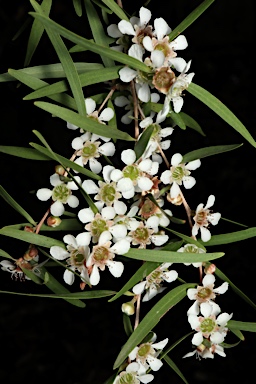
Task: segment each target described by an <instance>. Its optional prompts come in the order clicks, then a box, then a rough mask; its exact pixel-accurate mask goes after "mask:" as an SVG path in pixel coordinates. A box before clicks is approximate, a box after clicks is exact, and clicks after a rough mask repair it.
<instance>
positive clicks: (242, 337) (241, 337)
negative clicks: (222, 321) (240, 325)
mask: <svg viewBox="0 0 256 384" xmlns="http://www.w3.org/2000/svg"><path fill="white" fill-rule="evenodd" d="M230 331H231V332H233V333H234V335H236V336H237V337H238V338H239V339H240V340H242V341H244V340H245V338H244V335H243V334H242V332H241V331H239V329H230Z"/></svg>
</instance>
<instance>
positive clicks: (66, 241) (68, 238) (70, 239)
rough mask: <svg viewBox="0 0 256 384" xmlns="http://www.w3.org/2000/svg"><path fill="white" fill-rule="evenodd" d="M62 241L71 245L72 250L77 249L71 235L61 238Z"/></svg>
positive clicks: (74, 239) (73, 237)
mask: <svg viewBox="0 0 256 384" xmlns="http://www.w3.org/2000/svg"><path fill="white" fill-rule="evenodd" d="M63 241H64V243H66V244H68V245H72V247H73V248H77V242H76V238H75V236H73V235H65V236H64V237H63Z"/></svg>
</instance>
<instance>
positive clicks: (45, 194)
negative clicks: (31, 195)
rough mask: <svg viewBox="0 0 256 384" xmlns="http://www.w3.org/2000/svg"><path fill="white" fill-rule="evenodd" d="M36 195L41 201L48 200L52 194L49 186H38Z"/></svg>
mask: <svg viewBox="0 0 256 384" xmlns="http://www.w3.org/2000/svg"><path fill="white" fill-rule="evenodd" d="M36 196H37V198H38V199H39V200H41V201H46V200H49V199H50V197H51V196H52V190H51V189H49V188H40V189H38V191H37V193H36Z"/></svg>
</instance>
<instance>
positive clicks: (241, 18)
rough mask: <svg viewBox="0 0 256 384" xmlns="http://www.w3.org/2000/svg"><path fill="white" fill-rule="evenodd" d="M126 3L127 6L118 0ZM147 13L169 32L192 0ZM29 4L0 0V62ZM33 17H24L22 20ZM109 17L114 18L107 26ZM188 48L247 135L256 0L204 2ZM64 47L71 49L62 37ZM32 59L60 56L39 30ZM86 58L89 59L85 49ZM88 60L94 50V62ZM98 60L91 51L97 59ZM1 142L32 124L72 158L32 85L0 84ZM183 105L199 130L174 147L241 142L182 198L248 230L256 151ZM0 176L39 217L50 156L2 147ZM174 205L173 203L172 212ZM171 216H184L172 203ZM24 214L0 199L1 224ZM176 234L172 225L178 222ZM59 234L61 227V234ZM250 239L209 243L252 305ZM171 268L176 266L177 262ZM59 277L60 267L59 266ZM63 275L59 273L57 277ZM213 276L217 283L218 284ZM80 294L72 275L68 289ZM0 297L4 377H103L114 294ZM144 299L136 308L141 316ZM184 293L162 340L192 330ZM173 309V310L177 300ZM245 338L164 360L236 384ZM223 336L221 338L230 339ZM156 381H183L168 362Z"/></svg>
mask: <svg viewBox="0 0 256 384" xmlns="http://www.w3.org/2000/svg"><path fill="white" fill-rule="evenodd" d="M126 3H127V4H126ZM151 3H152V4H149V5H148V8H149V9H151V10H152V12H153V16H152V19H154V18H156V17H163V18H165V20H166V21H167V22H168V24H169V25H170V26H171V27H172V28H174V27H175V26H176V25H178V24H179V23H180V22H181V21H182V20H183V19H184V18H185V17H186V16H187V15H188V14H189V13H190V12H191V11H192V10H193V9H195V7H196V6H197V5H199V4H200V3H201V2H200V1H195V0H193V1H188V0H179V1H177V2H174V1H173V2H166V1H163V0H159V1H157V2H156V1H152V2H151ZM142 5H143V2H142V1H138V2H136V3H135V2H134V3H133V2H130V1H129V2H128V1H125V0H124V1H123V6H124V8H125V9H127V10H128V11H129V12H130V13H132V12H133V11H134V10H138V9H139V7H140V6H142ZM30 10H32V7H31V6H30V3H29V1H12V2H4V1H2V2H0V28H1V32H0V68H1V73H4V72H6V71H7V69H8V68H14V69H19V68H22V67H23V62H24V58H25V52H26V42H27V38H28V34H29V28H27V29H26V30H24V32H23V33H22V34H21V35H20V36H18V37H17V38H16V39H15V40H13V36H14V35H15V34H16V33H17V31H18V30H19V28H20V27H21V26H22V25H23V23H24V21H25V20H26V19H27V12H28V11H30ZM51 17H52V18H53V19H54V20H55V21H57V22H59V23H61V24H62V25H64V26H65V27H67V28H70V29H71V30H72V31H75V32H77V33H79V34H81V35H83V36H85V37H90V36H89V35H88V31H89V30H88V26H87V20H86V17H85V16H84V18H81V19H79V18H78V17H76V16H75V12H74V10H73V7H72V2H71V1H64V2H63V1H58V0H57V1H56V0H55V1H53V8H52V13H51ZM28 20H29V21H31V19H28ZM116 21H117V20H116V19H115V18H113V20H112V19H111V22H116ZM185 36H186V37H187V40H188V43H189V45H188V48H187V49H186V51H184V52H182V54H181V56H182V57H184V58H185V59H186V60H189V59H192V66H191V71H194V72H195V77H194V79H193V81H194V82H195V83H196V84H198V85H200V86H202V87H203V88H205V89H207V90H208V91H209V92H211V93H212V94H214V95H215V96H216V97H218V98H219V99H220V100H221V101H222V102H223V103H224V104H225V105H226V106H227V107H228V108H230V109H231V111H233V112H234V113H235V115H236V116H237V117H238V118H239V119H240V120H241V121H242V122H243V124H244V125H245V126H246V128H247V129H248V131H249V132H250V133H251V135H252V136H253V137H254V139H256V132H255V118H256V116H255V107H256V105H255V97H254V86H255V75H254V58H253V56H254V55H253V52H254V47H255V37H256V36H255V4H254V2H253V0H244V1H243V2H241V1H238V0H233V1H232V0H224V1H220V0H216V1H215V2H214V3H213V4H212V5H211V6H210V7H209V9H208V10H207V11H206V12H205V13H204V14H203V15H202V16H201V17H200V18H199V19H198V20H197V21H196V22H195V23H194V24H193V25H191V26H190V27H189V28H188V29H187V30H186V31H185ZM67 45H70V43H69V42H67ZM39 48H40V49H38V50H37V51H36V53H35V56H34V57H33V59H32V62H31V65H39V64H48V63H55V62H58V59H57V58H56V55H55V52H54V50H53V48H52V47H51V45H50V42H49V40H48V38H47V36H46V35H44V36H43V39H42V41H41V42H40V47H39ZM92 57H93V55H92ZM94 59H95V58H94ZM74 60H77V61H82V60H85V61H87V60H88V53H83V54H77V55H74ZM96 61H97V58H96ZM0 89H1V90H0V92H1V120H0V121H1V123H0V124H1V145H18V146H25V147H27V146H28V143H29V142H37V143H38V140H37V138H36V137H35V135H34V134H33V133H32V130H33V129H36V130H38V131H39V132H41V133H42V134H43V136H44V137H45V138H46V140H47V141H48V142H49V143H50V144H51V146H52V148H53V149H54V150H56V152H59V153H61V154H63V155H64V156H69V154H70V148H71V147H70V141H71V139H72V138H73V137H74V136H73V133H72V132H70V131H68V130H67V129H66V126H65V123H64V122H63V121H60V120H59V119H54V118H52V117H51V116H50V115H49V114H47V113H46V112H43V111H41V110H39V109H38V108H36V107H35V106H34V105H33V102H31V101H23V100H22V98H23V97H24V96H25V95H26V94H27V93H29V91H30V90H29V89H27V88H26V87H25V86H23V85H20V86H19V87H17V83H16V82H9V83H1V84H0ZM183 111H184V112H186V113H187V114H189V115H190V116H192V117H193V118H194V119H195V120H197V121H198V123H199V124H200V125H201V127H202V129H203V131H204V132H205V134H206V136H205V137H203V136H199V135H198V134H197V133H195V132H193V131H192V130H189V129H188V130H187V131H186V132H183V131H181V130H178V129H176V130H175V134H173V137H172V146H171V149H170V150H172V152H171V153H174V152H181V153H182V154H184V153H186V152H189V151H191V150H194V149H197V148H201V147H204V146H210V145H221V144H239V143H243V146H242V147H240V148H238V149H236V150H235V151H232V152H229V153H224V154H220V155H218V156H212V157H209V158H207V159H204V160H202V165H201V167H200V168H199V169H198V170H197V171H195V177H196V179H197V184H196V186H195V187H194V188H193V189H192V190H191V191H188V193H187V194H186V196H187V199H188V202H189V204H190V205H191V207H196V205H197V204H198V203H199V202H203V203H205V202H206V200H207V198H208V196H209V194H214V195H215V196H216V202H215V205H214V209H215V210H216V211H219V212H221V214H222V217H224V218H227V219H229V220H233V221H237V222H240V223H243V224H245V225H248V226H254V218H255V202H254V200H255V165H254V164H255V153H256V149H255V148H254V147H253V146H252V145H251V144H249V143H248V142H246V141H245V139H244V138H243V137H241V136H240V135H239V134H238V133H237V132H236V131H235V130H234V129H233V128H231V127H230V126H229V125H228V124H226V123H224V122H223V121H222V120H221V119H220V118H219V117H218V116H216V115H215V114H214V113H213V112H212V111H211V110H209V109H208V108H207V107H205V106H204V105H203V104H202V103H200V102H199V101H197V100H196V99H195V98H193V96H192V95H190V94H189V93H188V92H187V93H186V96H185V103H184V108H183ZM0 156H1V157H0V158H1V173H0V175H1V176H0V177H1V184H2V186H3V187H4V188H5V189H6V190H7V191H8V192H9V193H10V194H11V195H12V196H13V197H14V199H16V200H17V201H18V202H19V203H20V204H21V205H22V206H23V207H24V208H25V209H26V210H27V211H28V212H29V213H30V214H31V215H32V216H33V217H34V219H35V220H40V218H41V217H42V215H43V214H44V212H45V210H46V209H47V206H46V204H44V203H42V202H40V201H38V200H37V198H36V196H35V193H34V192H35V191H36V190H37V189H38V188H40V187H47V186H48V183H49V175H50V174H52V173H53V166H54V165H53V164H52V163H51V162H50V163H47V164H46V163H43V164H42V163H41V162H40V163H39V162H32V161H28V160H22V159H19V158H17V157H13V156H8V155H3V154H0ZM174 211H175V209H174ZM178 212H179V213H178V215H179V217H180V216H182V215H184V218H185V213H180V210H179V211H178ZM21 221H22V218H21V217H20V216H19V215H18V214H17V213H16V212H15V211H12V210H11V209H9V208H8V206H7V204H6V203H5V202H3V201H1V225H2V226H3V225H7V224H14V223H18V222H21ZM176 229H177V230H179V228H176ZM240 229H243V227H240V226H237V225H235V224H232V223H229V222H227V221H224V220H221V221H220V223H219V224H218V226H217V227H215V228H212V233H213V234H220V233H227V232H233V231H237V230H240ZM59 236H60V238H62V234H60V235H59ZM0 241H1V242H0V244H1V245H0V248H2V249H4V250H5V251H6V252H8V253H10V254H11V255H12V256H13V257H16V258H18V257H20V256H22V255H23V253H24V251H25V249H24V243H23V242H20V241H18V240H17V241H16V240H12V239H9V238H6V237H4V236H1V239H0ZM254 249H255V240H254V239H249V240H246V241H241V242H238V243H233V244H229V245H225V246H220V247H212V248H211V249H210V250H211V251H212V250H213V251H223V252H225V256H224V258H222V259H219V260H218V262H217V263H216V264H217V266H218V267H219V268H220V269H221V270H222V271H223V272H224V273H225V274H226V275H227V276H228V277H229V278H230V279H231V281H233V283H234V284H236V285H237V286H238V287H239V288H240V289H241V290H242V291H243V292H244V293H245V294H247V295H248V296H249V297H250V298H251V300H253V301H254V302H256V293H255V284H254V281H255V280H254V279H255V273H256V268H255V266H256V263H255V251H254ZM137 267H138V266H136V265H134V264H133V263H128V262H127V265H126V267H125V272H124V275H123V279H122V280H121V279H117V280H114V281H113V277H112V276H110V274H109V273H108V272H106V273H105V274H102V278H101V283H100V285H99V288H103V289H106V287H108V288H109V289H116V290H118V289H119V288H121V287H122V285H123V283H124V282H125V281H127V279H128V278H129V277H130V276H131V274H132V273H133V272H134V271H135V270H136V268H137ZM175 267H176V266H175ZM177 270H178V271H179V273H180V276H181V277H182V278H184V279H185V280H186V279H187V281H192V280H193V279H194V281H196V279H197V275H196V272H195V271H192V275H191V269H189V271H190V272H189V273H190V274H189V275H187V276H186V274H188V272H187V271H188V270H186V271H185V272H184V268H179V266H177ZM193 273H194V275H193ZM57 275H58V273H57ZM61 276H62V272H61V273H60V274H59V278H60V279H61V278H62V277H61ZM217 283H218V284H220V283H221V282H220V281H217ZM72 289H74V291H78V290H79V286H78V280H77V281H76V283H75V284H74V286H73V287H72ZM1 290H9V291H16V292H32V293H33V292H34V293H38V292H39V290H40V292H42V291H44V292H48V291H47V290H46V289H45V287H38V286H35V284H32V283H31V282H26V284H23V283H20V282H15V281H13V280H11V279H10V275H9V274H7V273H4V272H2V273H1ZM224 296H225V297H219V298H218V303H219V304H220V306H221V308H222V311H226V312H228V313H231V312H232V313H233V319H234V320H239V321H252V322H254V321H255V312H254V309H253V308H252V307H250V306H249V305H248V304H246V303H245V302H244V301H243V300H242V299H241V298H240V297H238V296H237V295H236V294H235V293H234V292H233V291H232V290H231V289H229V290H228V292H227V293H226V294H225V295H224ZM0 297H1V305H0V335H1V336H0V337H1V360H0V361H1V362H0V378H1V381H3V382H5V383H11V384H12V383H16V382H17V381H19V382H25V381H26V382H27V383H34V382H39V383H43V382H45V381H48V380H51V381H54V382H55V383H65V384H102V383H104V381H105V380H106V379H107V378H108V377H109V376H110V375H111V374H112V365H113V363H114V361H115V358H116V356H117V355H118V353H119V351H120V348H121V346H122V344H123V343H124V342H125V341H126V336H125V333H124V331H123V330H122V328H123V327H122V313H121V310H120V306H121V304H122V302H123V301H125V300H123V299H119V300H118V301H117V302H114V303H108V302H107V299H99V300H98V301H89V302H88V303H87V306H86V308H85V309H79V308H76V307H74V306H71V305H69V304H68V303H65V302H64V301H63V302H62V301H61V300H50V299H44V298H39V299H37V298H33V297H26V296H16V295H7V294H2V295H1V296H0ZM152 304H153V301H152V302H150V303H148V304H146V303H145V304H144V306H143V308H142V316H143V314H144V313H146V312H147V311H148V310H149V309H150V308H151V305H152ZM190 304H191V303H190V302H189V300H183V302H181V303H179V304H178V305H177V308H174V309H173V310H171V311H170V312H169V313H168V315H167V316H165V317H164V318H163V319H162V320H161V322H160V323H159V324H158V326H157V327H156V329H155V331H156V333H157V335H158V340H161V339H162V338H165V337H169V340H170V341H169V344H168V345H171V343H173V342H175V341H176V340H178V339H179V338H180V337H181V336H183V335H184V334H186V333H188V332H189V331H190V328H189V325H188V323H187V319H186V310H187V308H188V306H189V305H190ZM178 307H179V308H178ZM244 335H245V341H243V342H241V343H240V344H239V345H238V346H237V347H235V348H231V349H227V350H226V353H227V357H226V358H221V357H219V356H215V358H214V360H213V361H212V360H203V361H198V360H196V359H195V358H193V357H192V358H189V359H185V360H183V359H182V356H183V355H184V354H185V353H187V352H189V351H191V350H192V347H191V341H190V338H188V339H187V340H185V341H184V342H183V343H182V344H180V345H179V346H178V347H176V348H175V349H174V350H173V351H172V352H171V353H170V357H171V358H172V359H173V360H174V362H175V363H176V364H177V365H178V367H179V368H180V370H181V371H182V372H183V374H184V375H185V377H186V379H187V380H188V382H189V383H190V384H194V383H199V384H203V383H208V384H211V383H216V382H218V383H233V382H239V381H240V380H241V381H242V382H243V383H245V384H247V383H249V382H250V383H251V381H252V380H253V379H251V376H254V364H255V358H256V353H255V343H256V337H255V334H254V333H249V332H244ZM236 341H237V339H236V338H233V336H232V335H230V339H229V341H227V342H230V343H232V342H236ZM154 383H182V380H181V379H180V378H179V377H178V376H177V375H176V374H175V373H173V371H172V370H171V369H170V368H169V367H168V366H166V365H164V366H163V367H162V368H161V370H160V371H159V372H157V373H156V375H155V380H154Z"/></svg>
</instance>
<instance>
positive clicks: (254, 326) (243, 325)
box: [227, 320, 256, 332]
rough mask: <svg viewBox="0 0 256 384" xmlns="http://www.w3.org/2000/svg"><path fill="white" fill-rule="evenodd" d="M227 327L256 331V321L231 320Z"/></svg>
mask: <svg viewBox="0 0 256 384" xmlns="http://www.w3.org/2000/svg"><path fill="white" fill-rule="evenodd" d="M227 327H228V328H229V329H230V330H233V329H239V331H248V332H256V323H251V322H244V321H236V320H229V321H228V323H227Z"/></svg>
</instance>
